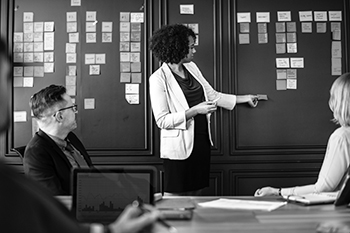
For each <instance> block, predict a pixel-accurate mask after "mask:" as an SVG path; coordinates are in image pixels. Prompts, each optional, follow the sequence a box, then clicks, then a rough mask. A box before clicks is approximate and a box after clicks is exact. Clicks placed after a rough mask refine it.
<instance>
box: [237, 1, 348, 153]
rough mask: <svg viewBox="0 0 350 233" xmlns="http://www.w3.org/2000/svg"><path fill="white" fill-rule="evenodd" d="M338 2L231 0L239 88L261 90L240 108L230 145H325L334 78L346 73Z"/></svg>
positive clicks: (241, 90) (341, 8) (340, 3)
mask: <svg viewBox="0 0 350 233" xmlns="http://www.w3.org/2000/svg"><path fill="white" fill-rule="evenodd" d="M345 15H346V14H345V12H344V3H343V1H341V0H337V1H332V2H328V1H322V2H318V3H317V4H314V2H313V1H309V0H306V1H305V0H304V1H301V0H300V1H272V0H267V1H258V0H248V1H241V0H238V1H236V14H235V19H234V22H235V28H236V30H235V33H236V34H235V36H236V38H237V40H236V41H237V44H236V45H235V49H236V53H237V66H236V67H235V69H236V71H235V72H236V75H237V76H236V77H235V78H236V84H237V86H236V87H234V88H235V90H236V91H237V93H238V94H244V93H252V94H266V95H267V96H268V101H259V105H258V107H257V108H255V109H251V108H248V107H238V109H237V121H236V124H233V125H234V126H233V128H232V130H233V131H234V132H237V134H236V138H235V149H254V148H259V149H261V148H266V149H278V148H283V149H286V148H291V149H298V148H307V147H310V146H312V147H320V148H322V147H324V146H325V145H326V144H327V139H328V137H329V135H330V134H331V132H332V131H333V130H334V129H335V127H336V126H335V125H334V124H333V123H332V122H331V119H332V112H331V111H330V109H329V107H328V99H329V89H330V87H331V85H332V83H333V81H334V80H335V79H336V78H337V77H339V75H341V74H342V73H343V72H345V71H346V69H347V67H346V64H345V61H346V60H347V59H346V58H344V54H345V53H344V51H345V50H346V49H347V47H346V46H347V45H346V43H345V42H344V41H345V39H344V38H345V35H346V34H347V33H348V31H347V29H346V28H345V26H344V25H345V23H344V22H345V21H346V19H345V18H344V16H345Z"/></svg>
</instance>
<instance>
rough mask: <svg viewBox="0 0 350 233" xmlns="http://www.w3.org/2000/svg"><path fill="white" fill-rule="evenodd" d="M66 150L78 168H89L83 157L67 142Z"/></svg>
mask: <svg viewBox="0 0 350 233" xmlns="http://www.w3.org/2000/svg"><path fill="white" fill-rule="evenodd" d="M66 150H67V151H68V152H69V153H70V154H71V155H72V157H73V158H74V160H75V162H76V163H77V164H78V166H79V167H89V166H88V164H87V163H86V161H85V159H84V158H83V156H82V155H81V154H80V152H79V151H77V150H76V149H75V148H74V147H73V146H72V144H71V143H70V142H68V141H67V145H66Z"/></svg>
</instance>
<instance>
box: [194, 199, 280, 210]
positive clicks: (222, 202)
mask: <svg viewBox="0 0 350 233" xmlns="http://www.w3.org/2000/svg"><path fill="white" fill-rule="evenodd" d="M285 204H287V202H274V201H252V200H238V199H225V198H220V199H217V200H214V201H208V202H202V203H198V205H199V206H201V207H209V208H223V209H240V210H263V211H272V210H275V209H277V208H279V207H281V206H284V205H285Z"/></svg>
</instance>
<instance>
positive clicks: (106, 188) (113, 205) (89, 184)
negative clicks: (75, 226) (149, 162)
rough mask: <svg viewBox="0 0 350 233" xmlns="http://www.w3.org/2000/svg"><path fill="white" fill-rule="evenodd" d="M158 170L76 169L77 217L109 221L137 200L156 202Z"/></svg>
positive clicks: (74, 199)
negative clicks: (156, 175)
mask: <svg viewBox="0 0 350 233" xmlns="http://www.w3.org/2000/svg"><path fill="white" fill-rule="evenodd" d="M155 172H156V171H155V169H154V168H152V167H142V168H138V167H136V168H134V167H133V168H125V167H124V168H103V169H94V168H93V169H92V168H76V169H74V170H73V172H72V212H73V214H74V216H75V217H76V219H77V220H78V221H79V222H83V223H93V222H94V223H102V224H109V223H111V222H113V221H115V220H116V219H117V218H118V216H119V215H120V214H121V213H122V212H123V210H124V208H125V207H126V206H127V205H129V204H131V203H132V202H133V201H134V200H139V199H141V200H142V201H143V202H144V203H148V204H153V198H154V185H155Z"/></svg>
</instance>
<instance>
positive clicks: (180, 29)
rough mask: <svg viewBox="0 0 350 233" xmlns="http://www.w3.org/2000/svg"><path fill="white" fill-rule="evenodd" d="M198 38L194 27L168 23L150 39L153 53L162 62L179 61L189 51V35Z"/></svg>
mask: <svg viewBox="0 0 350 233" xmlns="http://www.w3.org/2000/svg"><path fill="white" fill-rule="evenodd" d="M190 36H191V37H193V39H194V40H196V35H195V34H194V32H193V31H192V29H190V28H188V27H186V26H184V25H182V24H174V25H166V26H163V27H162V28H160V29H159V30H157V31H156V32H155V33H154V35H153V36H152V38H151V40H150V48H151V50H152V52H153V55H154V56H155V57H157V58H158V59H159V60H161V61H162V62H166V63H174V64H177V63H179V62H180V61H181V60H182V59H183V58H185V57H186V56H187V54H188V52H189V48H188V43H189V41H188V37H190Z"/></svg>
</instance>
